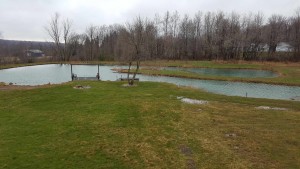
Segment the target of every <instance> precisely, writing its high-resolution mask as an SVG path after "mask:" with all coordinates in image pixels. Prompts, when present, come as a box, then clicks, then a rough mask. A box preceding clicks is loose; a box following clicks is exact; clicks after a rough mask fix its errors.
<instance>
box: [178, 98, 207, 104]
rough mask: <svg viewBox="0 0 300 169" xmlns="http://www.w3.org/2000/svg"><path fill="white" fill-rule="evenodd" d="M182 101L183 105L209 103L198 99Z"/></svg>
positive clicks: (183, 99)
mask: <svg viewBox="0 0 300 169" xmlns="http://www.w3.org/2000/svg"><path fill="white" fill-rule="evenodd" d="M181 101H182V102H183V103H188V104H207V103H208V101H206V100H196V99H189V98H182V99H181Z"/></svg>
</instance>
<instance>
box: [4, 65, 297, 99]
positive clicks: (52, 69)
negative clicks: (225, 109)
mask: <svg viewBox="0 0 300 169" xmlns="http://www.w3.org/2000/svg"><path fill="white" fill-rule="evenodd" d="M113 68H120V66H100V76H101V80H104V81H107V80H110V81H115V80H117V79H118V78H120V77H125V76H126V74H121V73H114V72H113V71H112V70H111V69H113ZM97 71H98V70H97V65H76V66H74V65H73V72H74V73H75V74H77V75H78V76H79V77H81V76H86V77H95V76H96V74H97ZM138 78H140V80H141V81H153V82H167V83H172V84H176V85H181V86H191V87H195V88H200V89H203V90H206V91H209V92H213V93H217V94H224V95H228V96H242V97H245V96H246V94H247V96H248V97H253V98H269V99H283V100H290V99H291V98H296V97H299V96H300V87H297V86H284V85H270V84H262V83H244V82H229V81H216V80H198V79H186V78H176V77H164V76H146V75H138ZM0 81H2V82H6V83H10V82H11V83H14V84H16V85H42V84H47V83H51V84H58V83H63V82H68V81H71V66H70V65H60V64H50V65H37V66H27V67H18V68H12V69H4V70H0Z"/></svg>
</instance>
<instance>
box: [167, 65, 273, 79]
mask: <svg viewBox="0 0 300 169" xmlns="http://www.w3.org/2000/svg"><path fill="white" fill-rule="evenodd" d="M162 69H165V70H180V71H185V72H191V73H197V74H203V75H213V76H224V77H242V78H260V77H262V78H272V77H277V76H278V74H276V73H275V72H272V71H267V70H253V69H213V68H177V67H166V68H162Z"/></svg>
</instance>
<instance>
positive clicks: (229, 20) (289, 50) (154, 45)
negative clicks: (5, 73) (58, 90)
mask: <svg viewBox="0 0 300 169" xmlns="http://www.w3.org/2000/svg"><path fill="white" fill-rule="evenodd" d="M72 23H73V22H72V21H71V20H70V19H63V18H62V17H61V16H60V15H59V14H57V13H56V14H55V15H53V16H52V18H51V20H50V21H49V23H48V25H47V26H45V29H46V30H47V33H48V35H49V37H51V39H52V41H53V43H51V44H52V45H51V50H49V48H47V55H51V56H53V58H52V59H53V60H57V61H69V60H81V61H94V60H115V61H122V60H126V61H142V60H153V59H166V60H256V61H299V60H300V8H298V9H297V10H296V11H295V12H294V15H293V16H290V17H286V16H283V15H278V14H273V15H271V16H270V17H265V16H264V15H263V13H260V12H258V13H247V14H239V13H236V12H231V13H224V12H222V11H219V12H205V13H204V12H201V11H199V12H197V13H196V14H194V15H193V16H189V15H187V14H184V15H181V14H180V13H179V12H177V11H174V12H169V11H167V12H166V13H164V14H163V15H159V14H156V15H155V16H154V17H153V18H142V17H136V18H134V19H133V20H132V21H131V22H127V23H125V24H113V25H99V26H95V25H89V26H87V28H86V30H85V32H81V33H78V32H75V31H74V29H73V28H74V26H73V24H72ZM282 45H283V46H284V49H282V48H280V47H282ZM0 53H1V51H0Z"/></svg>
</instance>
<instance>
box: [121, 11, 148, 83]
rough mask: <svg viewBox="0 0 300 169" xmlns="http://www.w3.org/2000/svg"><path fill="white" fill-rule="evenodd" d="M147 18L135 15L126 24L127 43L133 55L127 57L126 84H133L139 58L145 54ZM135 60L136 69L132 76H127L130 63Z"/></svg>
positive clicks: (138, 65) (139, 61)
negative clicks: (133, 18) (132, 19)
mask: <svg viewBox="0 0 300 169" xmlns="http://www.w3.org/2000/svg"><path fill="white" fill-rule="evenodd" d="M147 22H148V21H147V20H143V19H142V18H141V17H137V18H136V19H135V21H134V22H133V23H127V24H126V31H127V33H126V35H127V40H128V43H129V45H130V46H131V47H132V48H133V49H134V52H133V55H132V56H131V57H129V58H128V62H129V68H128V76H127V78H128V84H129V85H133V84H134V79H135V77H136V74H137V73H138V71H139V68H140V63H141V60H142V59H143V56H145V54H146V52H145V40H146V25H147ZM133 62H136V69H135V71H134V73H133V76H132V78H129V74H130V69H131V66H132V63H133Z"/></svg>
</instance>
